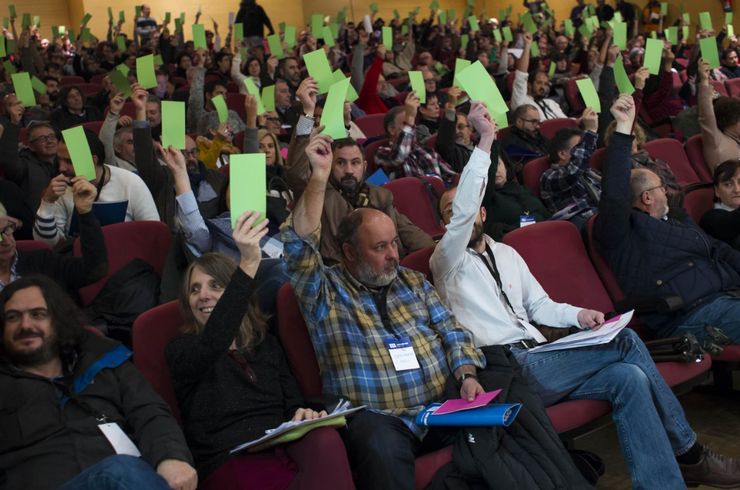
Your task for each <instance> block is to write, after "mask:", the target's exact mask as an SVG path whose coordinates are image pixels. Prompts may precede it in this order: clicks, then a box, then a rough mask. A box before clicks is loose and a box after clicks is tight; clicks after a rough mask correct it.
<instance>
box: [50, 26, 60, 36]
mask: <svg viewBox="0 0 740 490" xmlns="http://www.w3.org/2000/svg"><path fill="white" fill-rule="evenodd" d="M51 37H52V38H54V39H57V38H59V37H60V36H59V27H58V26H51Z"/></svg>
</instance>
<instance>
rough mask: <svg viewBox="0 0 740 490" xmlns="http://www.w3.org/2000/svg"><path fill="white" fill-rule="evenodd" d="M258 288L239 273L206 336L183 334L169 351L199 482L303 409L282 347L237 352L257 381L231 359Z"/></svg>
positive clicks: (269, 339)
mask: <svg viewBox="0 0 740 490" xmlns="http://www.w3.org/2000/svg"><path fill="white" fill-rule="evenodd" d="M258 286H259V283H258V282H257V281H254V280H253V279H251V278H250V277H249V276H248V275H247V274H245V273H244V271H242V269H241V268H237V269H236V271H235V272H234V274H233V275H232V276H231V281H229V284H228V286H227V287H226V290H225V291H224V293H223V295H222V296H221V299H220V300H219V302H218V303H217V304H216V307H215V308H214V309H213V312H212V313H211V316H210V318H209V319H208V321H207V323H206V326H205V329H204V330H203V333H201V334H200V335H187V334H186V335H181V336H180V337H178V338H176V339H175V340H173V341H172V343H170V345H169V346H168V347H167V350H166V352H165V355H166V358H167V364H168V365H169V367H170V371H171V373H172V384H173V386H174V389H175V395H176V396H177V403H178V405H179V407H180V413H181V415H182V420H183V425H184V426H185V437H186V438H187V441H188V446H189V447H190V449H191V450H192V452H193V456H194V458H195V464H196V469H197V470H198V476H199V478H200V480H201V481H205V479H206V478H208V476H209V475H210V474H211V473H212V472H213V471H214V470H216V469H217V468H218V467H219V466H221V465H222V464H224V463H225V462H226V461H228V460H229V458H230V457H231V454H229V451H231V450H232V449H234V448H235V447H236V446H238V445H239V444H242V443H245V442H248V441H252V440H255V439H258V438H260V437H262V436H264V435H265V430H267V429H273V428H275V427H277V426H278V425H280V424H282V423H283V422H285V421H287V420H290V419H291V418H292V417H293V415H294V414H295V412H296V410H297V409H298V408H300V407H301V406H303V399H302V398H301V395H300V392H299V391H298V386H297V384H296V382H295V379H294V378H293V375H292V374H291V372H290V369H289V367H288V364H287V361H286V360H285V356H284V354H283V352H282V350H281V348H280V346H279V345H278V342H277V340H276V339H275V338H274V337H273V336H272V335H270V334H265V338H264V340H263V341H262V342H260V343H259V344H257V345H256V346H253V347H252V348H250V350H249V351H240V352H239V354H241V355H242V356H243V357H244V359H245V360H246V362H247V364H248V366H249V370H250V372H251V374H252V379H250V378H249V377H248V375H247V374H246V371H245V368H244V367H242V366H241V365H240V364H239V363H238V362H237V361H236V360H235V359H234V358H233V357H232V356H231V355H230V353H229V348H230V346H231V343H232V341H233V340H234V338H235V337H236V335H237V333H238V331H239V327H240V325H241V322H242V319H243V318H244V315H245V314H246V313H247V307H248V306H249V303H250V301H249V299H250V298H251V297H252V295H253V294H254V291H255V290H256V289H257V287H258Z"/></svg>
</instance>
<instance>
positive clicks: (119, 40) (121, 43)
mask: <svg viewBox="0 0 740 490" xmlns="http://www.w3.org/2000/svg"><path fill="white" fill-rule="evenodd" d="M116 45H117V46H118V50H119V51H120V52H121V53H123V52H125V51H126V38H125V37H123V36H116Z"/></svg>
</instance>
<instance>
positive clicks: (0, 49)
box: [0, 36, 8, 58]
mask: <svg viewBox="0 0 740 490" xmlns="http://www.w3.org/2000/svg"><path fill="white" fill-rule="evenodd" d="M6 56H8V55H7V53H6V52H5V36H0V58H5V57H6Z"/></svg>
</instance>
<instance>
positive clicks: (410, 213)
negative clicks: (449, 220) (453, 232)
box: [383, 177, 444, 237]
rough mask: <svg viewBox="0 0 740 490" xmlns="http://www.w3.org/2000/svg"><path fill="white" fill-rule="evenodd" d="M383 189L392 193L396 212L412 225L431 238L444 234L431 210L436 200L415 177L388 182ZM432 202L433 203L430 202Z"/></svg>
mask: <svg viewBox="0 0 740 490" xmlns="http://www.w3.org/2000/svg"><path fill="white" fill-rule="evenodd" d="M383 187H386V188H387V189H388V190H389V191H391V192H392V193H393V201H394V202H395V204H396V209H397V210H398V212H399V213H401V214H403V215H405V216H406V217H407V218H408V219H409V220H411V222H412V223H413V224H415V225H416V226H418V227H419V228H421V229H422V230H424V231H425V232H426V233H427V234H429V235H430V236H432V237H440V236H442V235H443V234H444V230H443V229H442V227H441V226H440V225H439V222H438V221H437V213H436V212H435V210H434V208H433V206H435V205H436V199H435V198H434V196H431V197H430V194H429V191H428V190H427V188H426V186H424V184H423V183H422V181H421V180H419V179H417V178H416V177H402V178H400V179H396V180H392V181H390V182H388V183H387V184H385V185H384V186H383ZM433 200H434V201H435V202H432V201H433Z"/></svg>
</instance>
